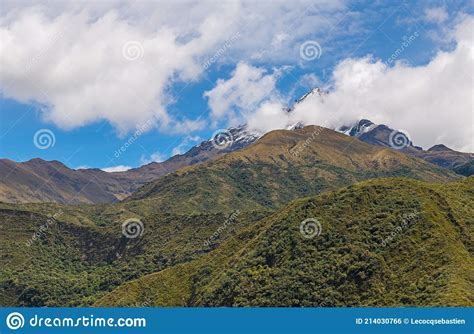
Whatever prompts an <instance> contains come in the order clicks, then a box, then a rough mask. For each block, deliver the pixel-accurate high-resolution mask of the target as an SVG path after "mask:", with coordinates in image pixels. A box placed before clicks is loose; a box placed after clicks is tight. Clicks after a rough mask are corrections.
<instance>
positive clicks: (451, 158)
mask: <svg viewBox="0 0 474 334" xmlns="http://www.w3.org/2000/svg"><path fill="white" fill-rule="evenodd" d="M337 131H339V132H342V133H344V134H347V135H349V136H352V137H357V138H358V139H360V140H362V141H364V142H366V143H369V144H372V145H378V146H383V147H390V148H393V149H397V150H400V151H401V152H403V153H406V154H409V155H412V156H415V157H417V158H421V159H424V160H426V161H429V162H431V163H433V164H435V165H438V166H440V167H443V168H448V169H450V170H452V171H454V172H456V173H458V174H461V175H465V176H469V175H473V174H474V155H473V154H472V153H463V152H458V151H455V150H452V149H450V148H448V147H446V146H445V145H442V144H438V145H435V146H433V147H431V148H430V149H428V150H426V151H425V150H423V149H422V148H421V147H417V146H414V144H413V143H412V141H411V140H410V138H409V137H408V136H407V135H406V134H405V133H403V132H401V131H398V130H394V129H392V128H390V127H388V126H386V125H383V124H374V123H373V122H371V121H369V120H367V119H362V120H360V121H358V122H356V123H355V124H353V125H351V126H342V127H340V128H338V129H337Z"/></svg>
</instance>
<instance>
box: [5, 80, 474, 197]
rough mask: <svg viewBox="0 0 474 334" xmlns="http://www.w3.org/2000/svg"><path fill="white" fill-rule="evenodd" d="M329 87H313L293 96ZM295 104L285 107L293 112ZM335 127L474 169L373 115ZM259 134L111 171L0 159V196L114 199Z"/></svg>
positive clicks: (233, 136)
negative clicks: (420, 144)
mask: <svg viewBox="0 0 474 334" xmlns="http://www.w3.org/2000/svg"><path fill="white" fill-rule="evenodd" d="M312 95H318V96H319V97H320V98H321V99H323V98H324V95H325V92H323V91H322V90H321V89H319V88H315V89H312V90H311V91H309V92H308V93H306V94H305V95H303V96H302V97H301V98H300V99H298V100H297V101H296V102H295V105H298V104H300V103H302V102H303V101H304V100H305V99H306V98H308V97H309V96H312ZM293 108H294V106H293V107H291V108H288V109H287V112H292V110H293ZM305 125H309V124H304V123H302V122H297V123H295V124H292V125H288V127H287V129H288V130H298V129H300V128H302V127H304V126H305ZM336 131H338V132H341V133H344V134H346V135H348V136H351V137H354V138H357V139H358V140H360V141H363V142H366V143H368V144H371V145H375V146H381V147H386V148H391V149H395V150H397V151H400V152H403V153H404V154H408V155H411V156H414V157H416V158H420V159H423V160H426V161H428V162H430V163H432V164H435V165H437V166H440V167H443V168H447V169H449V170H451V171H454V172H455V173H457V174H460V175H464V176H469V175H472V174H474V155H473V154H471V153H462V152H457V151H454V150H452V149H450V148H448V147H446V146H444V145H442V144H439V145H435V146H433V147H432V148H430V149H428V150H427V151H425V150H423V149H422V148H420V147H417V146H415V145H414V144H413V143H412V142H411V140H410V139H409V138H408V137H407V136H406V135H405V134H404V133H403V132H401V131H398V130H394V129H392V128H390V127H388V126H386V125H383V124H374V123H373V122H371V121H370V120H366V119H363V120H360V121H358V122H356V123H355V124H352V125H349V126H341V127H339V128H337V129H336ZM260 137H261V134H258V133H254V132H252V131H250V130H249V129H248V128H247V126H246V125H245V124H243V125H240V126H238V127H231V128H229V129H227V130H222V131H220V132H218V133H215V135H214V137H213V138H211V139H209V140H207V141H203V142H201V143H200V144H198V145H196V146H194V147H192V148H191V149H189V150H188V151H187V152H186V153H184V154H178V155H175V156H173V157H171V158H169V159H168V160H166V161H163V162H152V163H150V164H147V165H144V166H141V167H138V168H134V169H130V170H128V171H125V172H113V173H108V172H104V171H102V170H100V169H79V170H74V169H70V168H68V167H67V166H65V165H64V164H62V163H61V162H59V161H45V160H41V159H32V160H29V161H26V162H14V161H11V160H8V159H0V175H2V176H3V177H2V179H1V180H0V201H4V202H9V203H26V202H57V203H71V204H79V203H112V202H117V201H121V200H123V199H125V198H127V197H128V196H130V195H132V194H133V193H134V192H135V191H136V190H138V189H139V188H140V187H141V186H143V185H144V184H146V183H148V182H151V181H154V180H157V179H159V178H160V177H162V176H164V175H166V174H169V173H173V172H175V171H177V170H179V169H181V168H183V167H187V166H192V165H196V164H200V163H203V162H206V161H211V160H213V159H216V158H217V157H220V156H223V155H225V154H227V153H230V152H233V151H236V150H240V149H242V148H245V147H247V146H249V145H251V144H253V143H254V142H256V141H257V140H258V139H259V138H260Z"/></svg>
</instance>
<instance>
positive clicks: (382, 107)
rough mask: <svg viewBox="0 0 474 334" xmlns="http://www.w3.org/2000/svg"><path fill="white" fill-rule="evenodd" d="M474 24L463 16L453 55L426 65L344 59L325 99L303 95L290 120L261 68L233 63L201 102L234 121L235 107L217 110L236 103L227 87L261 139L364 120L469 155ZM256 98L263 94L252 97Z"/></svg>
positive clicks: (272, 79) (473, 139) (473, 147)
mask: <svg viewBox="0 0 474 334" xmlns="http://www.w3.org/2000/svg"><path fill="white" fill-rule="evenodd" d="M473 25H474V19H473V17H472V16H467V17H464V18H463V20H462V21H461V22H460V23H459V24H458V25H457V27H456V29H455V31H454V33H453V35H452V38H453V39H454V40H455V43H456V45H455V47H454V49H452V50H450V51H439V52H438V53H437V54H436V55H435V56H434V57H433V59H432V60H431V61H430V62H429V63H427V64H426V65H421V66H411V65H409V64H408V63H407V62H404V61H402V60H395V61H394V62H393V64H389V62H384V61H382V60H380V59H374V58H373V57H371V56H367V57H363V58H349V59H345V60H343V61H341V62H340V63H339V64H338V65H337V66H336V68H335V70H334V72H333V74H332V80H331V84H330V86H329V87H326V88H327V89H328V91H329V93H328V94H323V96H320V95H319V94H313V95H311V96H308V98H306V99H305V100H304V101H303V102H302V103H299V104H297V105H296V106H295V108H294V110H293V111H292V112H291V113H288V112H286V110H285V107H286V104H285V100H286V99H284V98H282V97H280V99H277V98H276V97H278V96H281V94H280V93H279V92H278V91H277V87H276V79H277V78H276V74H267V75H262V74H261V73H262V71H261V69H259V68H256V67H252V66H251V65H245V64H239V65H238V66H237V68H236V70H235V72H234V73H233V76H232V77H231V78H230V79H228V80H220V81H219V82H218V83H217V85H216V87H215V88H213V89H212V90H211V91H209V92H207V93H206V96H209V97H211V98H210V99H209V105H210V108H211V109H212V111H213V115H217V116H220V117H234V118H235V117H236V116H235V114H236V109H235V108H231V107H228V106H227V105H226V106H227V108H225V110H226V113H225V112H223V111H222V108H223V105H222V104H217V103H216V101H225V103H227V104H229V103H231V102H232V101H234V100H235V98H231V99H229V98H228V97H229V96H228V95H227V93H228V90H226V89H225V88H226V87H233V88H234V89H233V90H232V96H233V97H236V96H238V99H237V101H238V105H247V104H250V105H252V106H255V107H254V108H253V110H249V109H248V108H240V109H239V112H240V117H241V121H244V122H248V123H249V125H250V126H251V127H252V128H254V129H256V130H260V131H262V132H266V131H269V130H272V129H277V128H284V127H285V126H287V125H288V124H292V123H295V122H297V121H304V122H305V123H307V124H319V125H323V126H327V127H332V128H334V127H338V126H341V125H343V124H345V125H348V124H351V123H353V122H355V121H357V120H359V119H362V118H368V119H370V120H372V121H374V122H375V123H385V124H389V125H390V126H392V127H396V128H398V129H403V130H405V131H407V132H408V133H409V134H410V136H411V139H412V140H413V141H414V142H415V143H416V144H419V145H421V146H423V147H425V148H426V147H430V146H432V145H434V144H438V143H444V144H446V145H447V146H449V147H452V148H454V149H457V150H461V151H467V152H473V151H474V126H473V96H474V91H473V78H472V73H474V64H473V59H474V41H473V34H472V27H473ZM412 43H416V40H414V41H412ZM242 68H245V69H246V71H245V73H247V77H243V75H242V71H241V69H242ZM255 73H259V74H260V75H257V76H255ZM275 73H276V72H275ZM249 81H251V84H248V82H249ZM237 82H238V83H240V84H236V83H237ZM261 91H264V92H265V94H259V93H258V92H261ZM259 96H262V98H261V99H259V100H257V97H259ZM234 105H237V104H234Z"/></svg>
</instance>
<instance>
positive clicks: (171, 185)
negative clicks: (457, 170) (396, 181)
mask: <svg viewBox="0 0 474 334" xmlns="http://www.w3.org/2000/svg"><path fill="white" fill-rule="evenodd" d="M394 176H405V177H411V178H417V179H422V180H425V181H430V182H440V181H449V180H454V179H456V178H457V177H458V176H456V175H455V174H454V173H452V172H450V171H448V170H445V169H441V168H439V167H437V166H435V165H432V164H429V163H426V162H424V161H422V160H420V159H416V158H413V157H410V156H407V155H405V154H403V153H400V152H397V151H395V150H392V149H387V148H381V147H377V146H373V145H369V144H366V143H364V142H362V141H359V140H358V139H356V138H352V137H348V136H346V135H343V134H340V133H338V132H335V131H332V130H329V129H325V128H321V127H317V126H307V127H305V128H302V129H298V130H295V131H287V130H278V131H272V132H270V133H268V134H266V135H265V136H264V137H262V138H261V139H260V140H258V141H257V142H256V143H254V144H252V145H250V146H249V147H247V148H245V149H242V150H239V151H236V152H232V153H230V154H227V155H225V156H223V157H221V158H219V159H217V160H215V161H212V162H209V163H205V164H202V165H199V166H192V167H188V168H183V169H181V170H179V171H177V172H175V173H171V174H169V175H168V176H167V177H164V178H160V179H158V180H157V181H154V182H151V183H149V184H147V185H146V186H144V187H142V188H141V189H139V190H138V191H137V192H136V193H134V195H132V196H131V197H130V199H129V201H127V202H125V203H122V204H120V205H122V206H123V207H126V208H133V207H135V206H141V205H143V204H144V203H145V204H146V203H150V204H151V203H153V205H155V206H159V207H160V208H162V209H163V210H165V211H172V212H181V213H183V212H196V211H198V212H202V211H203V210H204V211H206V212H221V211H232V210H248V208H250V207H251V208H254V209H261V208H265V209H268V208H271V209H276V208H278V207H280V206H281V205H284V204H286V203H288V202H289V201H291V200H294V199H296V198H298V197H302V196H309V195H314V194H317V193H319V192H321V191H324V190H328V189H337V188H339V187H342V186H346V185H349V184H352V183H354V182H357V181H360V180H364V179H370V178H374V177H394ZM137 200H142V201H137Z"/></svg>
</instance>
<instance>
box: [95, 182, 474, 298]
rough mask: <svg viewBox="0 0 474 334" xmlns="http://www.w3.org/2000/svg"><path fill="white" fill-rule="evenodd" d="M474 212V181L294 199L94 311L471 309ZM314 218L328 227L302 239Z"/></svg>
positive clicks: (360, 187)
mask: <svg viewBox="0 0 474 334" xmlns="http://www.w3.org/2000/svg"><path fill="white" fill-rule="evenodd" d="M473 204H474V178H472V177H471V178H469V179H466V180H464V181H462V182H456V183H451V184H448V185H433V184H427V183H424V182H419V181H412V180H406V179H381V180H371V181H367V182H363V183H360V184H356V185H354V186H351V187H349V188H345V189H343V190H340V191H336V192H331V193H325V194H322V195H320V196H318V197H314V198H307V199H300V200H297V201H295V202H293V203H292V204H290V205H289V206H287V207H286V208H284V209H282V210H280V211H278V212H277V213H275V214H273V215H271V216H269V217H267V218H264V219H263V220H261V221H260V222H259V223H257V224H255V225H252V226H251V227H249V228H248V229H246V230H244V231H242V232H241V233H240V234H239V235H237V236H236V237H235V238H233V239H229V240H227V241H226V242H225V243H224V244H223V245H222V247H220V248H218V249H216V250H214V251H213V252H211V253H209V254H206V255H204V256H202V257H201V258H199V259H196V260H194V261H192V262H190V263H186V264H181V265H178V266H176V267H172V268H168V269H166V270H164V271H161V272H158V273H155V274H151V275H147V276H144V277H142V278H140V279H139V280H135V281H131V282H127V283H125V284H124V285H122V286H121V287H119V288H118V289H116V290H114V291H113V292H112V293H110V294H108V295H106V296H105V297H103V298H102V299H100V300H99V301H98V302H97V303H96V305H135V304H140V303H146V305H168V306H169V305H239V306H243V305H258V306H270V305H279V306H283V305H289V306H296V305H298V306H299V305H304V306H351V305H361V306H368V305H372V306H373V305H377V306H384V305H390V306H395V305H403V306H409V305H411V306H413V305H419V306H431V305H433V306H441V305H442V306H446V305H451V306H461V305H462V306H473V305H474V293H473V291H474V269H473V268H474V260H473V255H474V249H473V226H474V221H473V217H474V210H473V209H472V208H473V207H474V205H473ZM412 213H416V214H415V216H411V217H412V218H411V219H409V220H408V221H409V222H408V223H407V224H406V225H403V222H404V219H406V218H404V217H407V216H406V215H408V217H410V216H409V215H410V214H412ZM404 215H405V216H404ZM308 217H315V218H318V220H319V221H320V222H321V224H322V233H321V235H320V236H317V237H315V238H314V239H305V238H302V236H301V234H300V232H299V224H300V222H301V221H302V220H304V219H305V218H308ZM405 221H406V220H405ZM397 227H401V230H400V229H398V230H397ZM392 232H395V234H394V235H392ZM391 236H392V237H391ZM390 237H391V239H390ZM387 238H389V239H387ZM383 240H385V243H384V242H383ZM176 282H180V283H179V284H176Z"/></svg>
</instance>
